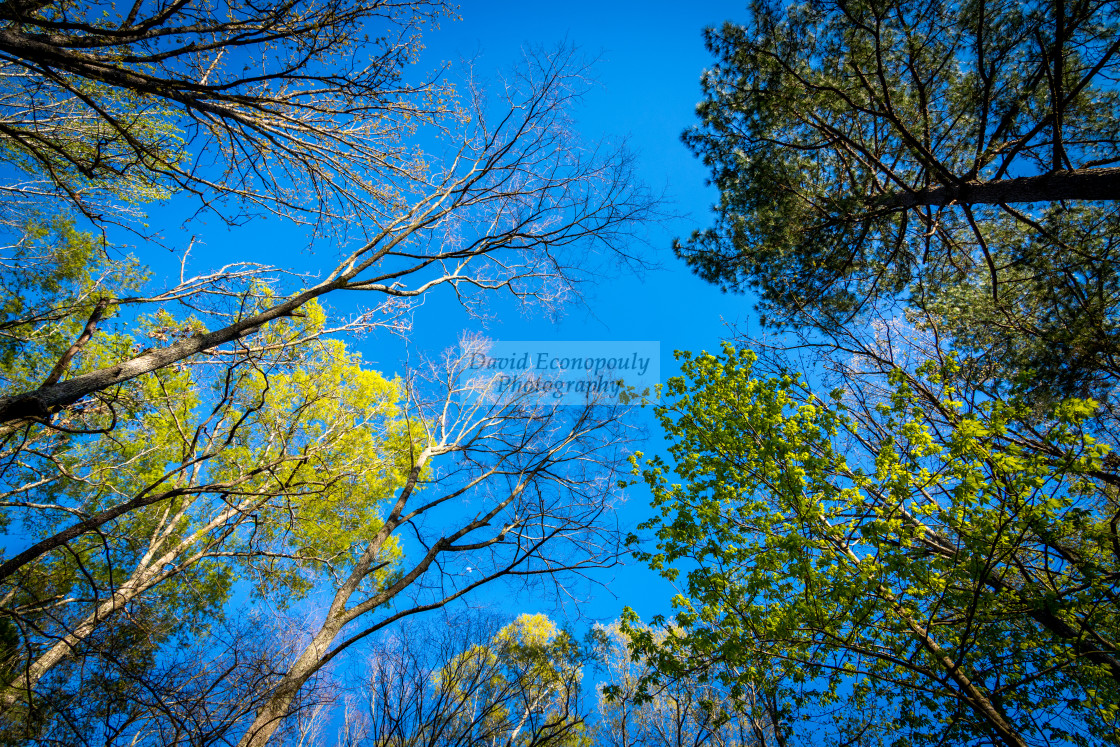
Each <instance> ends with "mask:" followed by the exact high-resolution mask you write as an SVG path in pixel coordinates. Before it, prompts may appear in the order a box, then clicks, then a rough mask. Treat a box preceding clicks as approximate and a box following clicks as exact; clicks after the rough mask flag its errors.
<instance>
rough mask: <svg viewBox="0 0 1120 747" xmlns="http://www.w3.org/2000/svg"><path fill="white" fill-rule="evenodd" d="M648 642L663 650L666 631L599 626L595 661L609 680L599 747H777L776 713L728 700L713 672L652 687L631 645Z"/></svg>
mask: <svg viewBox="0 0 1120 747" xmlns="http://www.w3.org/2000/svg"><path fill="white" fill-rule="evenodd" d="M631 636H633V637H634V638H635V639H642V640H643V641H645V642H646V643H648V644H651V645H652V646H654V647H656V646H657V645H659V644H661V643H663V642H664V640H665V638H666V633H665V631H660V630H651V629H650V628H649V627H647V626H643V625H641V624H640V623H638V622H637V621H636V620H629V621H626V622H615V623H612V624H610V625H598V626H596V627H595V628H594V629H593V631H592V640H593V641H594V644H595V649H596V651H595V655H596V659H597V660H598V662H599V664H600V666H601V667H602V669H603V673H604V675H605V676H606V681H605V682H604V683H602V684H600V685H599V692H598V696H599V721H598V723H596V725H595V729H594V737H595V744H596V745H597V746H599V747H646V746H648V747H654V745H665V747H686V746H690V747H708V746H710V747H754V746H757V747H766V745H768V744H773V743H774V736H775V727H776V726H777V725H778V722H777V721H776V720H775V717H776V714H775V713H774V712H772V711H770V710H768V709H767V708H766V707H765V706H764V705H763V703H762V701H761V699H757V698H755V697H753V696H755V695H756V694H757V693H753V692H752V693H749V694H748V697H746V698H741V699H740V698H732V697H729V692H728V690H727V688H725V687H722V686H721V685H720V683H719V682H718V680H715V679H712V680H709V679H708V678H707V676H706V675H707V672H705V671H702V670H699V671H694V672H676V673H674V675H673V676H672V677H666V678H664V679H663V680H662V681H661V682H657V683H654V682H652V679H653V675H654V672H653V671H652V669H651V668H650V667H649V666H648V663H646V662H641V661H637V659H638V658H639V657H638V656H636V653H638V651H639V650H641V649H638V648H636V647H635V646H634V645H633V644H632V643H631V641H632V638H631Z"/></svg>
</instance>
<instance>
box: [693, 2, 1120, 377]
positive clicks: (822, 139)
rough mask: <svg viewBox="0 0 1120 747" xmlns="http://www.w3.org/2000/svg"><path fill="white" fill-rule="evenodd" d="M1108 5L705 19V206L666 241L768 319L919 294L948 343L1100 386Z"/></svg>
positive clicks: (776, 6)
mask: <svg viewBox="0 0 1120 747" xmlns="http://www.w3.org/2000/svg"><path fill="white" fill-rule="evenodd" d="M1118 18H1120V8H1118V7H1117V6H1116V4H1115V3H1112V2H1098V1H1095V0H1094V1H1090V2H1067V1H1066V0H1053V1H1052V0H1046V1H1045V2H1026V3H1021V2H1001V1H996V2H992V1H990V0H976V1H971V2H941V1H940V0H936V1H930V2H897V1H896V0H866V1H865V0H853V1H851V2H849V1H848V0H835V1H833V0H830V1H828V2H812V3H803V4H798V5H793V4H787V3H780V2H755V3H752V4H751V6H750V8H749V12H748V15H747V19H748V20H747V21H746V22H745V23H743V24H737V23H728V24H726V25H725V26H723V27H722V28H721V29H718V30H714V29H713V30H709V31H708V32H707V34H706V39H707V43H708V47H709V49H710V50H711V52H712V53H713V55H714V56H715V58H716V64H715V65H714V66H713V67H712V68H711V69H710V70H709V71H708V72H707V73H706V74H705V76H704V79H703V86H704V94H705V99H704V102H703V103H702V104H701V105H700V108H699V116H700V120H701V123H700V124H699V125H697V126H696V127H694V128H693V129H692V130H690V131H688V132H687V133H686V134H685V137H684V139H685V142H686V143H687V144H688V146H689V147H690V148H691V149H692V150H693V152H694V153H696V154H697V155H698V156H699V157H701V158H702V159H703V161H704V163H705V164H706V165H707V166H708V167H709V168H710V170H711V178H712V182H713V184H714V185H715V186H716V187H717V188H718V189H719V192H720V202H719V204H718V206H717V208H716V211H717V222H716V224H715V226H714V227H712V228H709V229H706V230H702V231H698V232H696V233H694V234H693V235H692V238H691V239H690V240H688V241H686V242H683V243H679V244H678V245H677V251H678V253H679V254H680V256H682V257H683V258H684V259H685V260H686V261H687V262H688V263H689V264H690V265H691V266H692V267H693V269H694V270H695V271H696V272H698V273H699V274H700V275H701V277H704V278H706V279H708V280H710V281H712V282H714V283H718V284H720V285H721V286H722V287H723V288H725V289H728V290H748V289H749V290H753V291H755V292H757V293H758V297H759V299H760V301H761V308H762V311H763V313H764V320H767V321H768V322H769V323H771V324H773V325H776V326H786V327H792V328H794V329H798V328H804V327H806V326H808V327H809V328H812V329H818V330H823V331H825V332H826V333H828V332H831V331H835V330H836V329H838V328H843V327H845V326H846V325H848V326H851V324H858V323H866V322H868V321H869V319H871V318H873V317H874V316H875V315H877V314H881V315H886V316H887V317H889V316H892V315H894V314H897V313H902V310H903V309H907V308H908V309H916V310H919V311H922V312H927V311H928V312H931V313H934V314H936V315H937V321H938V322H939V324H940V326H941V327H942V329H941V332H942V334H944V335H946V336H948V337H952V338H954V339H955V340H956V342H957V345H958V348H959V350H960V352H961V354H962V356H963V355H964V354H965V353H966V352H970V353H976V354H977V355H985V356H986V357H987V358H988V359H989V360H990V361H995V362H996V365H1005V364H1006V365H1007V368H1009V369H1010V370H1012V371H1014V370H1021V369H1024V368H1031V369H1033V370H1034V371H1035V372H1036V375H1037V376H1038V377H1039V383H1040V386H1045V387H1049V388H1050V389H1056V390H1058V391H1061V392H1066V393H1080V394H1082V395H1084V394H1085V393H1087V392H1096V393H1099V392H1100V391H1102V390H1103V389H1107V388H1108V387H1109V386H1111V382H1114V381H1115V380H1116V374H1117V369H1116V367H1115V356H1116V344H1117V343H1116V326H1115V314H1114V309H1115V307H1116V302H1117V285H1116V283H1117V281H1116V277H1115V270H1114V268H1115V265H1116V256H1115V251H1116V236H1117V235H1118V233H1120V227H1118V226H1117V212H1116V207H1115V200H1116V197H1117V195H1120V169H1118V168H1117V166H1116V164H1117V163H1118V162H1120V131H1118V130H1117V127H1118V124H1117V123H1118V122H1120V98H1118V96H1117V91H1116V88H1115V85H1114V81H1115V80H1116V76H1117V74H1118V72H1120V42H1118V41H1117V40H1118V39H1120V27H1118V23H1120V21H1118V20H1117V19H1118ZM962 362H963V360H962Z"/></svg>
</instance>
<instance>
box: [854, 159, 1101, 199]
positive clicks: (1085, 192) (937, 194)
mask: <svg viewBox="0 0 1120 747" xmlns="http://www.w3.org/2000/svg"><path fill="white" fill-rule="evenodd" d="M1059 200H1120V168H1108V169H1077V170H1075V171H1054V172H1052V173H1049V174H1043V175H1041V176H1025V177H1020V178H1018V179H1000V180H999V181H994V182H979V181H971V182H965V183H963V184H960V185H954V186H941V187H933V188H931V189H922V190H918V191H917V192H907V193H895V194H890V195H885V196H883V197H880V198H879V199H878V200H876V202H877V204H879V205H881V206H883V207H892V208H911V207H919V206H925V205H931V206H945V205H951V204H958V205H999V204H1004V203H1013V202H1057V201H1059Z"/></svg>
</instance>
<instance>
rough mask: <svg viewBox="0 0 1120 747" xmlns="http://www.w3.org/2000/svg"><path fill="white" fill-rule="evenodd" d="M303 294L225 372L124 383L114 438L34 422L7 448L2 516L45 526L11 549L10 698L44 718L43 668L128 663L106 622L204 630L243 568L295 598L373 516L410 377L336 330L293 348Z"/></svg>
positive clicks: (396, 452) (7, 701) (403, 455)
mask: <svg viewBox="0 0 1120 747" xmlns="http://www.w3.org/2000/svg"><path fill="white" fill-rule="evenodd" d="M308 310H309V312H310V314H309V317H308V318H306V319H304V320H301V322H302V323H300V324H286V325H279V326H278V327H276V328H273V329H272V330H270V332H269V333H266V334H265V335H264V337H263V339H262V342H265V343H268V344H266V345H265V346H264V347H265V348H266V352H263V353H258V354H255V355H250V356H247V357H246V358H244V359H238V360H237V361H236V362H235V363H234V364H233V365H231V366H229V367H221V368H219V369H218V372H217V376H214V373H215V372H214V371H213V369H212V367H207V366H202V367H191V368H188V369H183V370H179V371H172V370H169V369H165V370H163V371H160V372H158V373H156V374H155V375H154V376H153V377H150V378H148V379H146V380H145V381H144V382H143V386H140V387H135V388H133V390H132V391H129V392H125V393H121V394H120V396H118V397H117V400H116V404H117V406H118V407H119V408H120V410H121V411H120V417H121V421H122V422H121V425H120V426H119V427H117V428H115V429H114V431H113V435H112V437H111V438H105V439H93V440H81V439H74V438H73V437H72V436H70V435H69V433H68V432H60V431H58V430H46V431H39V432H36V433H28V434H26V435H25V438H24V440H23V441H22V442H21V443H20V444H19V446H20V448H18V449H13V450H12V451H13V452H15V453H14V454H12V453H10V454H9V455H8V457H9V458H8V459H7V460H6V462H5V464H4V477H5V479H6V480H7V481H9V484H12V485H18V486H19V487H18V488H16V489H13V490H9V491H8V492H7V494H6V495H5V498H6V500H5V506H6V511H7V517H8V519H9V520H15V521H18V522H19V523H20V524H21V525H22V526H23V527H24V528H26V529H27V530H29V532H30V533H32V534H33V536H35V535H38V536H43V537H44V539H42V540H40V541H39V542H38V543H36V544H35V545H33V546H32V548H30V551H25V552H24V553H22V554H18V553H17V555H16V557H15V558H13V559H9V561H8V563H9V567H11V568H12V571H13V572H12V574H11V575H10V576H9V577H8V578H7V579H6V584H5V587H6V593H5V595H4V604H5V607H6V609H5V610H4V613H3V617H2V619H3V620H4V621H5V622H6V623H9V624H13V625H14V627H15V629H16V631H17V632H18V640H19V646H18V647H17V650H15V651H10V652H9V653H8V661H9V666H10V667H11V670H12V672H11V674H10V676H8V677H6V678H5V682H4V690H3V691H2V692H0V711H8V710H11V709H12V708H13V707H17V706H19V707H20V708H22V710H23V711H25V712H26V713H28V714H38V715H37V718H43V716H42V713H41V712H42V710H43V709H42V708H39V706H38V705H37V703H36V700H37V692H38V691H39V690H41V689H42V686H41V683H42V681H43V679H44V677H48V676H50V674H51V673H52V671H53V670H55V669H56V668H58V667H59V666H60V665H63V664H65V663H67V662H70V661H74V662H81V663H82V664H83V667H86V666H89V662H91V661H96V660H101V661H100V662H99V664H100V665H105V664H107V665H108V669H109V670H110V671H112V670H113V669H114V667H115V668H116V669H117V670H118V676H120V675H121V674H122V672H121V671H119V670H121V669H122V667H121V665H120V661H119V660H120V659H122V658H125V657H122V656H121V655H120V654H119V653H117V654H112V655H107V654H106V653H105V652H104V651H103V650H102V648H103V646H102V644H100V643H99V640H100V639H104V638H105V637H106V635H109V636H110V637H112V636H113V635H117V634H125V635H129V636H133V637H135V636H137V635H138V636H140V638H141V640H143V641H144V643H143V644H140V643H133V644H132V645H133V646H134V647H139V648H143V649H151V650H154V651H158V650H159V648H160V646H161V645H163V644H165V643H167V642H168V641H170V640H172V639H175V638H181V637H183V636H191V635H197V634H200V633H202V632H204V631H206V630H208V629H210V628H211V627H213V626H214V625H215V621H216V620H220V619H221V617H222V610H223V608H224V606H225V604H226V603H227V601H228V598H229V595H230V593H231V590H232V589H233V587H234V586H235V584H236V582H237V579H238V578H242V579H252V580H253V581H254V582H255V585H256V590H257V593H258V594H259V595H261V596H264V597H271V598H274V599H276V604H278V605H281V606H282V605H284V604H288V603H292V602H294V601H295V600H297V599H299V598H300V597H301V596H302V594H304V593H306V592H307V591H308V590H310V589H312V588H314V586H315V582H316V579H317V578H318V577H319V576H321V575H322V574H329V573H330V572H331V569H332V568H334V567H335V565H337V564H340V563H344V562H345V558H344V556H345V555H346V554H347V553H351V554H352V553H353V552H354V551H355V550H354V546H355V543H356V542H358V541H359V539H360V538H362V537H364V536H366V535H368V534H369V533H371V532H374V531H376V527H377V526H378V524H379V521H380V510H381V504H382V501H384V500H385V499H387V498H388V497H389V496H391V495H392V493H393V491H394V489H395V488H396V487H398V486H399V484H400V482H401V480H402V474H401V469H402V468H403V467H404V466H405V463H406V462H407V455H408V453H409V451H410V446H411V444H410V442H409V431H408V428H407V426H406V424H405V423H404V421H403V420H402V417H401V416H402V413H401V411H400V409H399V402H400V400H401V397H402V392H401V389H400V384H399V382H391V381H387V380H385V379H384V378H382V377H381V376H380V375H378V374H376V373H374V372H370V371H365V370H362V368H361V366H360V361H359V360H358V359H356V358H355V357H354V356H352V355H350V354H348V353H346V351H345V349H344V348H343V347H342V345H341V343H338V342H333V343H326V342H321V343H319V344H318V345H315V346H306V347H303V348H300V349H299V350H298V354H297V356H296V358H295V360H292V359H291V358H292V356H291V349H290V347H289V346H287V345H285V344H283V343H284V339H283V337H284V336H286V337H287V338H288V339H293V338H296V339H298V338H303V337H305V336H306V333H307V330H308V328H314V327H315V326H317V325H318V324H319V323H321V317H322V313H321V312H319V311H318V309H317V308H316V306H315V305H314V304H312V305H310V307H309V309H308ZM316 317H318V318H316ZM285 327H286V329H285ZM89 352H96V351H89ZM69 425H74V424H73V423H70V424H69ZM58 426H59V427H61V426H62V424H61V423H59V424H58ZM69 430H70V431H71V432H72V431H73V429H69ZM401 460H404V461H401ZM91 514H94V515H98V516H101V517H102V518H103V520H102V521H101V522H100V523H99V524H97V526H96V531H94V532H89V533H80V534H74V533H73V532H69V531H68V528H67V529H63V530H62V531H61V532H55V533H52V532H54V530H55V529H56V528H58V527H59V525H60V524H64V522H65V521H67V520H70V517H72V516H75V515H76V516H78V517H88V516H90V515H91ZM106 516H108V517H110V518H107V519H105V518H104V517H106ZM60 517H65V518H60ZM52 551H53V552H52ZM13 560H15V561H16V562H14V563H13V562H12V561H13ZM122 617H124V618H126V620H122V619H121V618H122ZM120 631H125V633H120ZM126 668H127V667H126ZM59 676H60V677H61V681H62V682H66V681H68V679H69V678H70V677H72V675H70V674H69V673H68V672H63V673H61V675H59ZM105 676H106V677H108V676H109V674H106V675H105ZM132 676H135V675H132ZM56 679H58V677H56Z"/></svg>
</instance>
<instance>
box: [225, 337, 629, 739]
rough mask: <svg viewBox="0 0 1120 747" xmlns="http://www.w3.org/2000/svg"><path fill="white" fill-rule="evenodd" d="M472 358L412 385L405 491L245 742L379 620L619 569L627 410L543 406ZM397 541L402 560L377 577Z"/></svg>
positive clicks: (262, 734)
mask: <svg viewBox="0 0 1120 747" xmlns="http://www.w3.org/2000/svg"><path fill="white" fill-rule="evenodd" d="M482 351H484V347H481V343H480V342H478V341H468V342H466V343H465V344H464V347H463V350H462V351H460V352H459V353H458V354H452V355H449V356H447V357H446V358H445V359H444V361H443V362H442V363H441V364H440V365H438V366H436V367H434V368H433V370H432V372H431V375H430V379H429V382H430V383H429V384H428V387H430V388H428V390H427V393H426V394H424V393H422V392H423V390H421V389H418V388H414V389H413V392H414V394H413V395H412V399H413V402H414V403H415V404H414V407H415V409H414V410H412V413H413V415H412V417H413V422H415V423H416V427H417V428H419V429H421V432H422V434H423V438H421V439H420V441H419V444H418V446H417V448H416V450H415V451H414V452H413V453H412V454H411V455H410V456H411V466H410V468H409V470H408V471H407V475H406V479H405V481H404V484H403V486H402V487H401V488H400V489H399V490H398V491H397V492H396V494H395V495H394V496H393V498H392V499H391V501H387V506H386V508H387V512H386V513H385V515H384V519H383V523H382V524H381V526H380V527H379V528H378V529H377V531H376V532H374V533H372V534H371V535H369V536H368V537H367V538H366V539H365V540H364V541H363V543H362V546H361V548H360V550H359V553H358V554H357V556H356V557H355V558H354V559H353V560H352V561H351V562H350V563H349V564H348V566H347V567H346V568H345V569H342V568H340V569H339V573H338V576H337V580H336V581H335V583H334V584H333V585H332V587H333V588H332V591H331V598H330V602H329V605H328V606H327V608H326V609H325V610H323V612H322V614H321V618H320V619H321V622H320V623H319V625H318V626H317V628H316V629H315V630H314V631H313V633H312V634H311V636H310V640H309V641H308V642H307V644H306V646H305V647H304V648H303V649H302V650H301V651H300V652H299V653H298V654H297V655H296V656H295V657H294V659H293V661H292V662H291V664H290V665H289V667H288V669H287V672H286V674H285V675H284V677H283V678H281V680H280V681H279V682H278V684H277V685H276V687H275V689H274V690H273V693H272V697H271V698H270V699H269V700H268V702H267V703H265V704H264V706H262V707H261V708H260V709H259V710H258V711H257V713H256V717H255V719H254V720H253V722H252V724H251V725H250V726H249V728H248V730H247V732H246V733H245V736H244V737H243V738H242V740H241V742H240V744H241V745H242V747H257V746H258V745H263V744H265V743H267V742H268V740H269V738H270V737H271V735H272V734H273V732H274V731H275V730H276V728H277V727H278V725H279V724H280V722H281V720H282V719H283V718H284V717H285V715H286V714H287V713H288V711H289V708H290V706H291V703H292V701H293V699H294V698H295V696H296V694H297V693H298V692H299V690H300V688H301V687H302V686H303V685H304V684H305V683H306V682H307V681H308V680H309V679H310V678H311V677H313V676H314V675H315V674H316V673H317V672H319V671H320V670H321V669H322V668H323V667H325V666H326V665H327V664H329V663H330V662H331V661H332V660H334V659H335V658H336V657H338V656H339V655H340V654H341V653H342V652H344V651H345V650H347V649H348V648H349V647H351V646H353V645H354V644H355V643H356V642H358V641H360V640H362V639H364V638H366V637H368V636H370V635H371V634H373V633H376V632H377V631H379V630H382V629H384V628H386V627H387V626H389V625H392V624H394V623H397V622H398V621H400V620H402V619H406V618H409V617H411V616H413V615H417V614H420V613H423V612H427V611H431V610H435V609H440V608H442V607H444V606H446V605H448V604H450V603H451V602H453V601H455V600H457V599H460V598H462V597H464V596H465V595H467V594H469V593H471V592H472V591H474V590H476V589H478V588H480V587H482V586H484V585H489V584H493V583H494V582H498V581H502V580H509V581H523V582H527V583H528V582H533V581H538V582H543V583H553V584H561V583H564V582H565V580H568V579H570V578H571V577H573V576H577V577H578V575H580V574H582V573H585V572H586V571H588V570H590V569H592V568H600V567H605V566H609V565H612V564H614V563H615V562H616V560H617V555H618V552H619V547H618V545H619V537H618V536H617V530H616V528H615V527H613V526H612V524H611V509H612V498H613V486H614V485H615V484H616V483H617V482H618V477H619V474H620V468H621V463H622V461H623V454H622V449H623V447H624V445H625V443H626V441H627V428H626V426H625V420H624V416H625V408H620V407H606V406H600V405H598V404H597V403H596V402H595V401H588V402H587V403H586V404H585V405H584V406H572V405H560V404H556V403H546V402H543V401H542V400H541V398H540V397H539V396H538V395H536V394H534V393H533V392H532V391H512V389H515V388H507V389H502V388H500V387H499V386H498V380H497V379H493V380H485V381H482V382H479V381H477V380H475V379H472V378H470V377H469V376H467V374H468V373H469V366H470V361H471V360H472V358H473V356H474V355H475V354H477V353H479V352H482ZM525 389H528V388H527V387H526V388H525ZM405 538H409V539H405ZM398 547H402V548H403V552H404V559H403V560H402V561H401V563H400V564H399V567H398V568H396V569H394V572H393V573H392V574H391V575H390V576H388V577H385V576H384V575H382V571H383V570H384V569H386V567H387V566H388V565H389V564H390V563H393V561H394V558H393V555H394V553H395V552H396V551H397V550H396V548H398ZM409 547H412V548H414V549H413V550H411V551H410V550H409ZM460 558H461V559H463V560H457V559H460ZM457 568H464V569H466V570H465V575H461V574H457V573H455V569H457Z"/></svg>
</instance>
